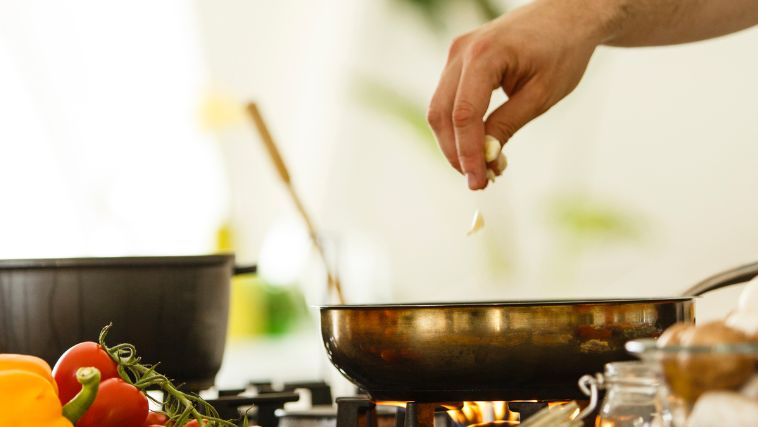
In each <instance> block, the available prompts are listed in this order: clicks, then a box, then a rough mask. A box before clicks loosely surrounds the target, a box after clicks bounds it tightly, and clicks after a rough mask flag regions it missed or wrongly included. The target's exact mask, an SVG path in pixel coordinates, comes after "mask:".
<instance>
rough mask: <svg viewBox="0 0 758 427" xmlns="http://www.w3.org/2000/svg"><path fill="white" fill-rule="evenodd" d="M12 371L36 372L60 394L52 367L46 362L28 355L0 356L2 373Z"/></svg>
mask: <svg viewBox="0 0 758 427" xmlns="http://www.w3.org/2000/svg"><path fill="white" fill-rule="evenodd" d="M11 369H18V370H21V371H29V372H34V373H36V374H39V375H40V376H42V378H44V379H46V380H47V381H48V382H49V383H50V384H52V385H53V389H54V390H55V394H58V383H56V382H55V379H54V378H53V373H52V370H51V369H50V365H48V364H47V362H45V361H44V360H42V359H40V358H39V357H36V356H30V355H28V354H7V353H5V354H0V372H2V371H8V370H11Z"/></svg>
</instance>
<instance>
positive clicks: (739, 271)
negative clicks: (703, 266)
mask: <svg viewBox="0 0 758 427" xmlns="http://www.w3.org/2000/svg"><path fill="white" fill-rule="evenodd" d="M756 276H758V262H753V263H750V264H746V265H742V266H740V267H736V268H732V269H729V270H726V271H722V272H721V273H718V274H715V275H713V276H711V277H709V278H707V279H705V280H703V281H701V282H700V283H697V284H695V286H693V287H691V288H689V289H687V290H686V291H684V292H683V294H682V295H684V296H687V297H689V296H693V297H696V296H700V295H703V294H705V293H707V292H710V291H715V290H716V289H721V288H724V287H727V286H729V285H734V284H737V283H743V282H747V281H748V280H750V279H752V278H754V277H756Z"/></svg>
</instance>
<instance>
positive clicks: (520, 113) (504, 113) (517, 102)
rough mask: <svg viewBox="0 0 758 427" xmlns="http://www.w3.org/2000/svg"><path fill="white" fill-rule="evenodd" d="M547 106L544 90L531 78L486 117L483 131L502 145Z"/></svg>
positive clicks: (545, 109)
mask: <svg viewBox="0 0 758 427" xmlns="http://www.w3.org/2000/svg"><path fill="white" fill-rule="evenodd" d="M548 108H549V105H548V103H547V101H546V97H545V96H544V91H542V90H541V89H540V86H539V84H538V83H536V82H535V81H534V80H532V81H530V82H529V83H527V84H526V85H524V86H523V87H522V88H521V89H520V90H519V91H517V92H516V93H514V94H513V96H511V97H510V98H509V99H508V101H506V102H505V103H504V104H503V105H501V106H500V107H498V108H497V109H496V110H495V111H493V112H492V113H491V114H490V115H489V117H487V120H486V122H485V124H484V128H485V132H486V133H487V135H492V136H494V137H495V138H497V140H498V141H500V144H501V145H504V144H505V143H506V142H507V141H508V140H509V139H510V138H511V137H512V136H513V134H514V133H516V131H518V130H519V129H521V128H522V127H523V126H524V125H526V124H527V123H529V122H530V121H531V120H532V119H534V118H536V117H537V116H539V115H540V114H542V113H544V112H545V111H547V109H548Z"/></svg>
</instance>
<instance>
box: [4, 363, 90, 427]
mask: <svg viewBox="0 0 758 427" xmlns="http://www.w3.org/2000/svg"><path fill="white" fill-rule="evenodd" d="M76 380H77V381H78V382H79V383H80V384H81V385H82V390H81V391H80V392H79V393H78V394H77V395H76V396H74V398H73V399H71V401H70V402H69V403H67V404H66V406H61V402H60V400H59V399H58V385H57V384H56V382H55V379H54V378H53V375H52V372H51V370H50V365H48V364H47V362H45V361H44V360H42V359H40V358H38V357H34V356H28V355H25V354H0V427H73V423H75V422H76V421H77V420H78V419H79V418H80V417H81V416H82V414H84V412H85V411H86V410H87V409H88V408H89V407H90V405H91V404H92V402H93V401H94V400H95V396H96V395H97V390H98V388H99V387H98V386H99V384H100V371H98V370H97V369H95V368H89V367H87V368H79V370H78V371H77V372H76Z"/></svg>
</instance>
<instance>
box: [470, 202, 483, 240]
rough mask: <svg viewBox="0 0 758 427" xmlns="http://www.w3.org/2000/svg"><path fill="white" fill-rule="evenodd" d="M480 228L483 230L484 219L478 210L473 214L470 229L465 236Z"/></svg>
mask: <svg viewBox="0 0 758 427" xmlns="http://www.w3.org/2000/svg"><path fill="white" fill-rule="evenodd" d="M482 228H484V217H483V216H482V213H481V212H479V209H477V210H476V212H474V219H473V220H472V221H471V227H470V228H469V230H468V232H467V233H466V235H467V236H470V235H472V234H474V233H476V232H477V231H479V230H481V229H482Z"/></svg>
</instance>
